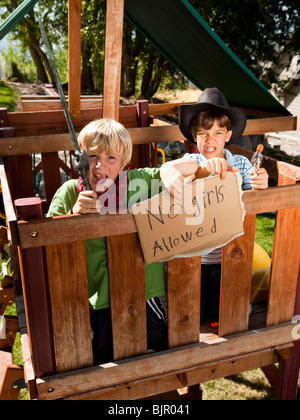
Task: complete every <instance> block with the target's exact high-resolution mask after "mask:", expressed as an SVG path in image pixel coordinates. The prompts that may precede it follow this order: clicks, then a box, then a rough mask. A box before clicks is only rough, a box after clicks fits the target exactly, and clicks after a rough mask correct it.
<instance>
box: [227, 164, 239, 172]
mask: <svg viewBox="0 0 300 420" xmlns="http://www.w3.org/2000/svg"><path fill="white" fill-rule="evenodd" d="M227 171H229V172H238V171H239V168H233V167H232V166H229V165H227Z"/></svg>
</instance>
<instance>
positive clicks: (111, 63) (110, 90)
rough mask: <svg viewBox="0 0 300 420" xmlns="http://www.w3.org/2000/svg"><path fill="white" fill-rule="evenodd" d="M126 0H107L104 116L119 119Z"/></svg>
mask: <svg viewBox="0 0 300 420" xmlns="http://www.w3.org/2000/svg"><path fill="white" fill-rule="evenodd" d="M123 19H124V0H107V2H106V32H105V62H104V81H103V86H104V88H103V117H105V118H112V119H114V120H116V121H119V103H120V87H121V65H122V39H123Z"/></svg>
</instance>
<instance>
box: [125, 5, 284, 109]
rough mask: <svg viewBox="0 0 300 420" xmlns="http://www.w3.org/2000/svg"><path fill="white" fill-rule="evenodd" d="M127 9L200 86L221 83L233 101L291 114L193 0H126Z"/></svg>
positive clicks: (132, 18)
mask: <svg viewBox="0 0 300 420" xmlns="http://www.w3.org/2000/svg"><path fill="white" fill-rule="evenodd" d="M125 15H126V17H127V18H128V19H129V20H130V21H131V22H132V23H133V24H134V25H135V27H136V28H137V29H138V30H140V31H141V32H142V33H143V34H144V35H145V37H146V38H147V39H148V40H149V41H150V42H151V43H152V44H153V45H154V46H155V47H156V48H157V49H158V50H159V51H160V52H161V53H162V54H163V55H164V56H165V57H166V58H167V59H168V60H169V61H170V62H171V63H173V64H174V65H175V66H176V67H177V68H178V69H179V70H180V71H181V72H182V73H183V74H184V75H185V76H186V77H187V78H188V79H189V80H190V81H191V82H193V83H194V84H195V85H196V86H198V87H199V88H200V89H202V90H203V89H205V88H207V87H217V88H219V89H220V90H221V91H222V92H223V93H224V95H225V97H226V98H227V101H228V102H229V103H230V104H231V105H233V106H239V107H246V108H252V109H259V110H263V111H269V112H274V113H278V114H283V115H290V113H289V112H288V111H287V109H286V108H285V107H284V106H283V105H281V104H280V102H278V101H277V99H275V98H274V97H273V96H272V95H271V94H270V93H269V91H268V90H267V89H266V88H265V87H264V86H263V84H262V83H261V82H260V81H259V80H258V79H257V78H256V77H255V76H254V75H253V74H252V73H251V72H250V71H249V70H248V69H247V67H246V66H245V65H244V64H243V63H242V62H241V61H240V60H239V59H238V58H237V57H236V55H235V54H234V53H233V52H232V51H231V50H230V49H229V48H228V47H227V46H226V45H225V44H224V42H223V41H222V40H221V39H220V38H219V37H218V36H217V35H216V33H215V32H214V31H213V30H212V29H211V28H210V27H209V26H208V25H207V23H206V22H205V21H204V20H203V19H202V18H201V16H200V15H199V14H198V12H197V11H196V10H195V9H194V8H193V7H192V6H191V5H190V3H189V2H188V1H187V0H125ZM244 24H247V22H244ZM242 30H243V25H242V24H241V31H242ZM237 36H238V34H237Z"/></svg>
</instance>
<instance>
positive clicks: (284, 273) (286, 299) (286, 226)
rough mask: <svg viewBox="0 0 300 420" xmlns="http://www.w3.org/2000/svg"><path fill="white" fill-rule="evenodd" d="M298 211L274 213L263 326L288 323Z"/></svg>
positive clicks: (297, 260) (298, 259) (298, 253)
mask: <svg viewBox="0 0 300 420" xmlns="http://www.w3.org/2000/svg"><path fill="white" fill-rule="evenodd" d="M299 237H300V208H297V209H288V210H281V211H279V212H278V213H277V216H276V224H275V232H274V239H273V253H272V266H271V278H270V291H269V299H268V308H267V317H266V325H267V326H269V325H276V324H279V323H283V322H286V321H287V320H291V319H292V317H293V315H294V307H295V298H296V291H297V284H298V273H299V264H300V247H299Z"/></svg>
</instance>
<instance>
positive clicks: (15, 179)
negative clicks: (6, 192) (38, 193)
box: [0, 108, 34, 201]
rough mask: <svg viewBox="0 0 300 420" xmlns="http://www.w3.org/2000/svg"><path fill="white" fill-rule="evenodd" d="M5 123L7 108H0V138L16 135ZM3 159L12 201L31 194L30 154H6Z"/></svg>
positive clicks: (32, 190)
mask: <svg viewBox="0 0 300 420" xmlns="http://www.w3.org/2000/svg"><path fill="white" fill-rule="evenodd" d="M7 124H8V115H7V110H6V108H0V138H1V137H16V130H15V129H14V128H13V127H7ZM4 161H5V164H6V170H7V177H8V181H9V185H10V190H11V195H12V199H13V201H14V200H16V199H18V198H22V197H31V196H33V195H34V188H33V178H32V170H31V159H30V156H29V155H21V156H6V157H5V158H4Z"/></svg>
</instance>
